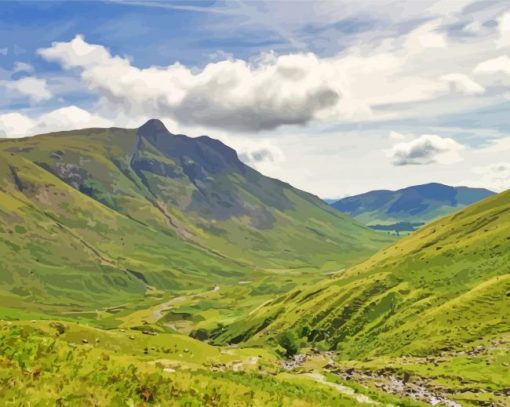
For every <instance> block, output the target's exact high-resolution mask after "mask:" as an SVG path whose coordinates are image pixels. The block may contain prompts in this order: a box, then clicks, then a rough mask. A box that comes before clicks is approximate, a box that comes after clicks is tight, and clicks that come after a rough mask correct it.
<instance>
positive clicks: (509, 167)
mask: <svg viewBox="0 0 510 407" xmlns="http://www.w3.org/2000/svg"><path fill="white" fill-rule="evenodd" d="M473 173H475V174H477V176H478V178H479V180H478V183H479V184H483V185H487V187H488V188H490V189H492V190H494V191H498V192H499V191H505V190H507V189H509V188H510V163H507V162H500V163H497V164H490V165H487V166H480V167H475V168H473Z"/></svg>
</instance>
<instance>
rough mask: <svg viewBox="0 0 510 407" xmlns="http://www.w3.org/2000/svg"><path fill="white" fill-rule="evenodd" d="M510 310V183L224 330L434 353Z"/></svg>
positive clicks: (368, 353)
mask: <svg viewBox="0 0 510 407" xmlns="http://www.w3.org/2000/svg"><path fill="white" fill-rule="evenodd" d="M509 310H510V191H508V192H505V193H502V194H499V195H496V196H493V197H490V198H488V199H486V200H484V201H482V202H479V203H477V204H474V205H472V206H470V207H468V208H466V209H464V210H462V211H460V212H457V213H455V214H454V215H451V216H448V217H445V218H442V219H440V220H438V221H436V222H434V223H432V224H430V225H428V226H426V227H424V228H422V229H420V230H419V231H417V232H415V233H413V234H412V235H410V236H408V237H406V238H404V239H402V240H401V241H399V242H398V243H396V244H394V245H393V246H391V247H389V248H387V249H383V250H382V251H381V252H379V253H377V254H376V255H374V256H373V257H371V258H370V259H368V260H367V261H365V262H363V263H361V264H360V265H357V266H355V267H353V268H351V269H349V270H347V271H346V272H344V273H341V274H340V275H337V277H332V278H331V279H328V280H326V281H323V282H321V283H319V284H316V285H313V286H311V287H309V288H308V289H305V290H294V291H292V292H291V293H289V294H288V295H286V296H283V297H279V298H276V299H274V300H273V301H272V302H270V303H267V304H265V305H264V306H263V307H260V308H259V309H258V310H256V311H254V312H252V314H251V315H250V317H249V318H246V319H244V320H243V321H242V323H238V324H234V325H232V326H231V327H229V329H228V330H226V331H225V332H222V333H219V334H218V340H219V341H221V340H223V341H230V342H239V341H242V340H249V341H252V342H253V341H260V340H267V339H271V338H274V337H276V336H277V335H278V334H279V333H281V332H284V331H289V330H290V331H294V332H295V333H296V335H297V336H299V337H300V338H301V340H302V341H305V342H310V343H315V344H319V345H320V346H323V347H325V348H328V349H335V350H338V351H339V355H341V356H343V357H353V358H359V357H365V358H366V357H373V356H380V355H389V356H395V355H409V354H415V355H426V354H429V353H435V352H438V351H439V350H441V349H443V350H452V349H457V348H458V347H459V346H464V345H466V344H468V343H472V342H473V341H481V340H489V339H490V338H494V337H497V335H499V334H501V333H504V332H509V331H510V319H509V318H510V317H509V315H510V313H509Z"/></svg>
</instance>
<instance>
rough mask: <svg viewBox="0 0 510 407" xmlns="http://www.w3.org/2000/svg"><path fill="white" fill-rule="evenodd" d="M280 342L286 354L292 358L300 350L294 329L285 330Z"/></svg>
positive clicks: (279, 338)
mask: <svg viewBox="0 0 510 407" xmlns="http://www.w3.org/2000/svg"><path fill="white" fill-rule="evenodd" d="M278 344H279V345H280V346H281V347H282V348H283V349H285V356H286V357H288V358H290V357H292V356H294V355H295V354H296V353H297V352H298V350H299V342H298V338H297V337H296V335H295V334H294V332H292V331H285V332H283V333H282V334H281V335H280V336H279V337H278Z"/></svg>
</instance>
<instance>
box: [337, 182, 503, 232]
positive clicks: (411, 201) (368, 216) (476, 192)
mask: <svg viewBox="0 0 510 407" xmlns="http://www.w3.org/2000/svg"><path fill="white" fill-rule="evenodd" d="M491 195H494V192H492V191H489V190H487V189H483V188H469V187H451V186H448V185H443V184H438V183H431V184H424V185H416V186H412V187H408V188H404V189H399V190H397V191H388V190H380V191H370V192H367V193H364V194H360V195H355V196H351V197H348V198H343V199H340V200H338V201H336V202H334V203H331V206H333V208H335V209H337V210H339V211H341V212H343V213H346V214H348V215H351V216H353V217H354V218H356V219H357V220H359V221H360V222H362V223H364V224H365V225H368V226H370V227H371V228H373V229H377V230H387V231H399V232H400V231H412V230H415V229H416V228H417V227H420V226H422V225H423V224H425V223H428V222H430V221H432V220H434V219H437V218H439V217H441V216H445V215H448V214H450V213H452V212H455V211H456V210H459V209H462V208H465V207H466V206H468V205H471V204H473V203H475V202H478V201H480V200H482V199H484V198H487V197H488V196H491Z"/></svg>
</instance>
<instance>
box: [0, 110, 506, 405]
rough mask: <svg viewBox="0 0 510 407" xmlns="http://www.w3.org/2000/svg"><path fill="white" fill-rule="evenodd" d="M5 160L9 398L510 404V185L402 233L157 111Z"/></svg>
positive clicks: (0, 391)
mask: <svg viewBox="0 0 510 407" xmlns="http://www.w3.org/2000/svg"><path fill="white" fill-rule="evenodd" d="M0 158H1V159H2V160H1V161H0V198H1V199H0V254H1V256H0V277H1V278H2V280H1V281H2V283H1V285H0V301H1V302H0V367H1V368H0V383H1V386H0V401H2V402H3V403H4V404H5V405H23V406H25V405H26V406H29V405H61V406H74V405H112V406H124V405H136V406H150V405H161V406H166V405H169V406H170V405H176V406H179V405H186V406H202V405H206V406H230V405H240V406H243V405H247V406H248V405H250V406H266V405H271V406H273V405H274V406H280V405H281V406H355V405H384V406H425V405H444V406H451V407H457V406H485V405H486V406H507V405H508V402H507V401H508V399H509V397H510V383H509V380H508V378H509V377H510V358H509V355H510V353H509V351H510V336H509V332H510V321H509V319H508V318H509V317H508V316H509V315H510V312H509V311H510V274H509V273H510V269H509V264H510V258H509V253H510V250H509V249H510V193H509V192H504V193H501V194H497V195H493V194H487V197H485V199H482V197H478V196H477V197H476V199H474V198H473V199H474V201H473V202H472V204H469V205H468V204H467V203H466V205H465V206H462V207H461V208H458V210H457V211H456V212H454V213H452V214H450V215H448V216H445V217H440V218H439V219H438V220H435V221H432V220H431V219H427V222H428V224H427V225H425V226H423V227H421V228H420V229H419V230H417V231H413V232H412V233H410V234H409V236H406V237H403V238H402V239H399V240H397V239H396V238H395V237H394V236H389V235H387V234H386V233H381V232H378V231H374V230H371V229H370V228H369V227H367V226H365V225H363V224H362V223H360V221H358V220H356V219H354V218H352V217H350V216H349V215H347V214H343V213H341V212H339V211H337V210H336V209H333V208H331V207H330V206H328V205H327V204H325V203H324V202H322V201H321V200H320V199H319V198H318V197H316V196H314V195H311V194H308V193H306V192H303V191H300V190H298V189H296V188H293V187H292V186H290V185H288V184H285V183H283V182H281V181H278V180H275V179H272V178H268V177H265V176H263V175H262V174H260V173H259V172H257V171H255V170H254V169H252V168H251V167H249V166H247V165H246V164H244V163H242V162H241V161H240V160H239V159H238V157H237V153H236V152H235V151H234V150H233V149H231V148H230V147H228V146H226V145H224V144H223V143H221V142H219V141H217V140H214V139H211V138H209V137H206V136H203V137H198V138H189V137H187V136H184V135H176V134H172V133H170V132H169V131H168V130H167V129H166V128H165V127H164V125H163V124H162V122H160V121H158V120H150V121H148V122H147V123H146V124H144V125H143V126H141V127H140V128H138V129H119V128H110V129H83V130H76V131H71V132H63V133H52V134H45V135H40V136H36V137H33V138H27V139H20V140H2V141H0ZM448 191H450V189H448ZM463 193H464V195H466V194H467V195H469V196H470V197H471V198H472V196H471V195H470V192H466V191H464V192H463ZM482 193H483V194H485V192H484V191H482ZM478 198H480V199H481V200H480V199H478ZM434 216H435V215H434ZM408 220H409V219H407V220H406V221H408ZM420 220H421V219H420Z"/></svg>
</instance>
